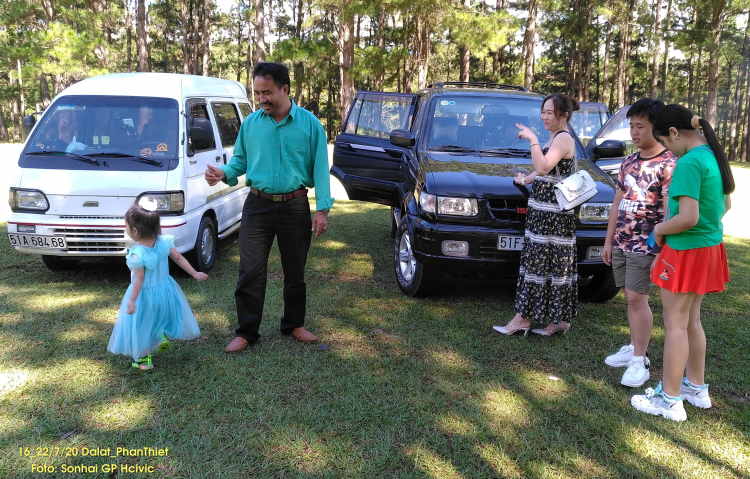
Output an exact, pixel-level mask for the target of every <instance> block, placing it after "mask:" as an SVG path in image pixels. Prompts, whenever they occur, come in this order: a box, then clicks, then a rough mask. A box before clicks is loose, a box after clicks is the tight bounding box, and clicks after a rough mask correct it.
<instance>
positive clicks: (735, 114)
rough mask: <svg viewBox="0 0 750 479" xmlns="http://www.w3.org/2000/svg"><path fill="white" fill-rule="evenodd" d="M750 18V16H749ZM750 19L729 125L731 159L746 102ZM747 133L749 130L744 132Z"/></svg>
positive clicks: (729, 157)
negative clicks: (745, 84)
mask: <svg viewBox="0 0 750 479" xmlns="http://www.w3.org/2000/svg"><path fill="white" fill-rule="evenodd" d="M748 20H750V17H749V18H748ZM748 34H750V21H748V22H747V26H746V27H745V39H744V41H743V42H742V60H741V62H740V72H739V74H738V76H737V87H736V88H735V90H734V102H733V103H732V106H733V108H732V122H731V124H730V126H729V155H728V159H729V161H734V160H735V159H737V126H738V123H739V121H740V118H742V105H743V104H744V93H745V90H744V88H743V86H744V81H745V76H746V74H747V64H748V61H750V54H748V48H750V38H748ZM744 133H745V135H747V131H745V132H744Z"/></svg>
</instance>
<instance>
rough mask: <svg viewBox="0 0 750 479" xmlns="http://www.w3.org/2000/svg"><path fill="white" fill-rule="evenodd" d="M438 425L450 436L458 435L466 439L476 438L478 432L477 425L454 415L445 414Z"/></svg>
mask: <svg viewBox="0 0 750 479" xmlns="http://www.w3.org/2000/svg"><path fill="white" fill-rule="evenodd" d="M437 425H438V427H439V428H440V429H442V430H443V431H444V432H446V433H448V434H458V435H461V436H464V437H475V436H476V435H477V432H478V429H477V425H476V424H474V423H473V422H471V421H467V420H466V419H464V418H462V417H459V416H458V415H456V414H454V413H448V414H443V415H442V416H441V417H439V418H438V419H437Z"/></svg>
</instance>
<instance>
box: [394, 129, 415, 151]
mask: <svg viewBox="0 0 750 479" xmlns="http://www.w3.org/2000/svg"><path fill="white" fill-rule="evenodd" d="M416 142H417V140H416V139H415V138H414V135H412V134H411V132H410V131H409V130H393V131H392V132H391V145H396V146H400V147H402V148H409V147H410V146H414V144H415V143H416Z"/></svg>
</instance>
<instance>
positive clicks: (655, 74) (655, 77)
mask: <svg viewBox="0 0 750 479" xmlns="http://www.w3.org/2000/svg"><path fill="white" fill-rule="evenodd" d="M654 4H655V5H656V7H655V9H656V13H655V15H656V17H655V18H656V20H655V21H654V50H653V51H652V52H651V53H653V55H654V60H653V67H652V70H651V98H656V90H657V87H658V84H659V22H660V19H661V0H655V1H654Z"/></svg>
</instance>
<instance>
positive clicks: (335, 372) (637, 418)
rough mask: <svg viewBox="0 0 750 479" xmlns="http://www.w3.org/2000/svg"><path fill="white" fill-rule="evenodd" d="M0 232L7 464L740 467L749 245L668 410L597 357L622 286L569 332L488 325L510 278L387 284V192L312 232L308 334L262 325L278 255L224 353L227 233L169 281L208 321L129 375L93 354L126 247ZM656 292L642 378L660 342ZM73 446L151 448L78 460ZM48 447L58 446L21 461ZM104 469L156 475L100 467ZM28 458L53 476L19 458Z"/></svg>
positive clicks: (1, 458) (388, 474) (594, 469)
mask: <svg viewBox="0 0 750 479" xmlns="http://www.w3.org/2000/svg"><path fill="white" fill-rule="evenodd" d="M5 233H6V227H5V225H4V224H2V225H0V471H3V472H2V473H0V476H2V477H13V478H17V477H65V478H68V477H71V478H72V477H143V478H154V477H176V478H177V477H179V478H203V477H205V478H222V477H227V478H240V477H242V478H250V477H252V478H296V477H300V478H301V477H314V478H328V477H330V478H334V477H356V478H360V477H361V478H466V479H470V478H471V479H473V478H493V477H534V478H559V477H567V478H580V477H597V478H626V477H632V478H640V477H649V478H653V477H680V478H685V477H701V478H704V477H722V478H732V477H748V476H749V475H750V438H749V437H748V435H749V434H750V407H749V401H750V372H749V371H750V321H748V310H749V309H750V307H749V306H750V293H749V291H750V240H742V239H731V238H729V239H728V240H727V248H728V253H729V259H730V265H731V277H732V282H731V283H730V284H729V289H728V290H727V291H726V292H725V293H723V294H719V295H709V296H708V297H707V298H706V300H705V301H704V309H703V317H704V326H705V329H706V333H707V337H708V357H707V381H708V382H709V383H710V384H711V396H712V400H713V402H714V407H713V408H712V409H709V410H706V411H704V410H698V409H696V408H694V407H692V406H690V405H687V404H686V406H685V407H686V409H687V413H688V420H687V421H686V422H684V423H679V424H678V423H674V422H672V421H668V420H666V419H663V418H661V417H653V416H648V415H646V414H643V413H640V412H637V411H635V410H634V409H632V408H631V407H630V402H629V401H630V396H631V395H632V394H633V390H630V389H627V388H624V387H622V386H620V385H619V381H620V377H621V375H622V373H623V371H624V370H623V369H613V368H609V367H608V366H606V365H605V364H604V357H605V356H606V355H608V354H610V353H612V352H615V351H617V350H618V349H619V348H620V346H622V345H624V344H627V342H628V341H629V335H628V328H627V324H626V305H625V298H624V296H622V295H621V294H620V295H618V296H617V297H616V298H615V299H614V300H612V301H610V302H608V303H606V304H581V307H580V313H579V316H578V318H577V321H576V322H575V323H574V325H573V328H572V329H571V331H570V332H569V333H568V334H567V335H566V336H554V337H551V338H543V337H537V336H535V337H526V338H523V337H521V336H514V337H505V336H501V335H499V334H497V333H495V332H493V331H492V329H491V327H492V326H493V325H495V324H502V323H505V322H506V321H508V320H509V319H510V318H511V317H512V315H513V311H512V307H513V294H514V289H515V285H514V284H513V283H507V282H500V281H479V280H475V281H470V280H451V279H450V278H447V279H446V280H445V283H444V287H443V290H442V292H441V295H440V296H438V297H436V298H430V299H411V298H407V297H405V296H404V295H403V294H401V292H400V290H399V289H398V287H397V286H396V283H395V281H394V277H393V276H394V273H393V272H392V269H393V267H392V259H391V256H390V251H391V247H390V244H391V240H390V238H389V235H388V210H387V209H386V208H384V207H379V206H374V205H367V204H363V203H358V202H346V201H342V202H337V206H336V208H335V209H334V210H333V212H332V213H331V229H330V230H329V232H328V233H327V234H326V235H325V236H323V237H322V238H320V239H317V240H313V247H312V249H311V251H310V257H309V260H308V274H307V280H308V298H309V299H308V323H307V325H308V327H309V329H311V330H312V331H313V332H314V333H316V334H317V335H318V336H319V337H320V338H321V339H322V344H314V345H306V344H302V343H299V342H297V341H294V340H292V339H290V338H288V337H284V336H281V335H280V334H279V332H278V319H279V317H280V315H281V313H282V310H283V302H282V296H281V287H282V275H281V266H280V263H279V259H278V251H277V250H275V249H274V250H273V252H272V265H271V268H270V271H269V285H268V294H267V300H266V314H265V317H266V320H265V321H264V323H263V326H262V329H261V334H262V338H261V341H260V342H259V343H258V344H257V345H255V346H254V347H252V348H250V349H249V350H247V351H246V352H243V353H241V354H236V355H225V354H224V353H223V348H224V347H225V346H226V344H227V343H228V342H229V340H230V339H231V338H232V336H233V328H234V324H235V322H236V317H235V307H234V300H233V289H234V284H235V281H236V268H237V262H238V259H239V258H238V251H237V244H236V241H237V236H236V234H235V235H233V236H232V237H230V238H228V239H227V240H224V241H223V242H221V244H220V252H219V258H218V264H217V266H216V267H215V269H214V270H213V271H212V273H211V275H210V278H209V279H208V281H206V282H203V283H197V282H195V281H193V280H192V279H191V278H189V277H187V276H186V275H184V274H178V275H176V279H177V281H178V282H179V283H180V285H181V286H182V287H183V289H184V291H185V293H186V295H187V297H188V299H189V301H190V302H191V304H192V306H193V310H194V312H195V314H196V317H197V318H198V320H199V323H200V325H201V328H202V333H203V336H202V337H201V338H200V339H197V340H194V341H189V342H177V341H174V342H173V343H172V345H173V347H172V350H171V351H169V352H168V353H166V354H164V355H162V356H157V357H156V359H155V364H156V368H155V369H154V370H153V371H150V372H146V373H144V372H141V371H138V370H135V369H133V368H131V367H130V359H129V358H126V357H123V356H113V355H111V354H109V353H108V352H107V351H106V346H107V341H108V339H109V334H110V332H111V330H112V325H113V324H114V321H115V317H116V315H117V309H118V307H119V304H120V301H121V299H122V295H123V294H124V292H125V290H126V288H127V285H128V282H129V273H128V270H127V268H126V267H125V262H124V260H122V261H117V262H113V263H96V262H84V263H81V266H80V268H79V269H78V270H77V271H73V272H67V273H52V272H50V271H48V270H47V269H46V268H45V267H44V265H43V264H42V261H41V259H40V258H39V257H36V256H22V255H19V254H17V253H16V252H15V251H13V250H12V249H11V248H10V247H9V245H8V241H7V239H6V236H5ZM653 296H654V297H652V299H651V305H652V308H653V310H654V317H655V329H654V334H653V339H652V343H651V348H650V354H651V359H652V362H653V366H652V381H650V382H649V383H648V385H651V386H655V384H656V382H657V381H658V379H659V378H660V377H661V364H662V350H663V341H664V329H663V324H662V317H661V311H662V310H661V304H660V301H659V300H658V297H656V294H655V295H653ZM530 336H531V335H530ZM638 392H639V393H640V392H642V389H641V390H639V391H638ZM84 447H85V448H110V453H111V454H112V455H114V454H115V452H116V449H115V448H118V447H121V448H127V449H135V448H144V447H151V448H168V453H167V455H166V456H156V457H124V456H122V455H121V456H120V457H114V458H113V457H99V456H86V457H83V456H82V453H83V451H84V449H83V448H84ZM26 448H29V449H28V451H27V450H26ZM37 448H42V449H37ZM44 448H50V449H49V450H45V449H44ZM55 448H60V449H59V450H58V449H55ZM76 448H77V449H76ZM45 451H48V452H49V453H50V454H53V455H55V454H64V453H68V454H71V455H69V456H59V455H58V456H55V457H31V456H26V455H25V454H26V452H28V453H29V454H32V455H33V454H35V453H42V454H43V453H44V452H45ZM76 451H77V452H78V456H74V455H72V454H73V453H75V452H76ZM106 463H114V464H118V465H127V466H130V467H132V466H136V465H139V466H151V467H153V472H150V473H149V472H142V473H138V472H134V473H128V474H122V473H120V474H119V475H118V474H110V473H107V472H103V465H104V464H106ZM63 464H65V465H66V466H71V465H78V466H97V467H98V468H96V469H90V470H92V471H95V472H90V473H87V474H85V473H80V474H78V473H63V470H62V467H63ZM40 465H47V466H51V467H55V468H56V469H55V471H56V472H55V473H54V474H37V473H36V472H34V473H32V466H40ZM131 470H132V469H131Z"/></svg>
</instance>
